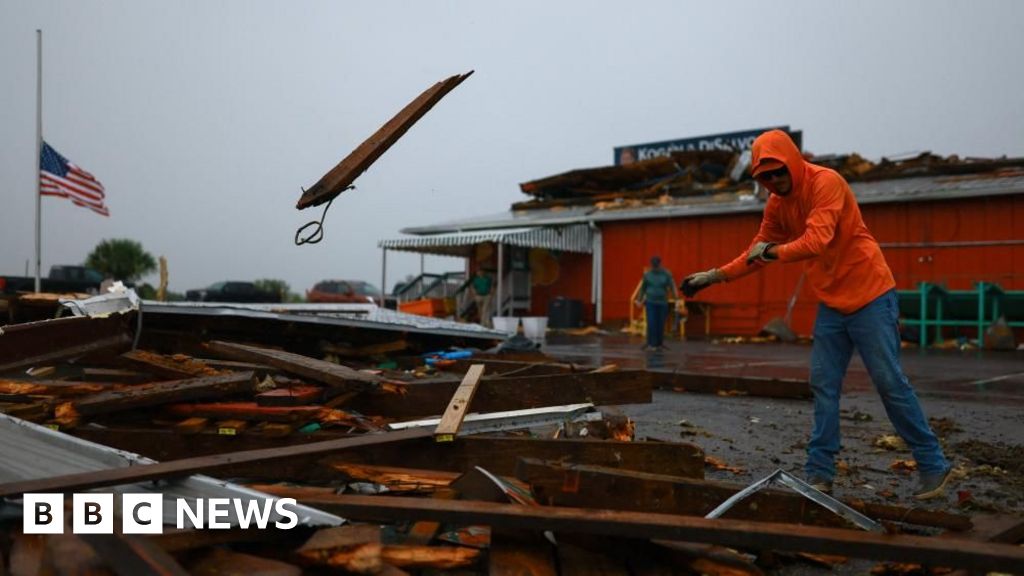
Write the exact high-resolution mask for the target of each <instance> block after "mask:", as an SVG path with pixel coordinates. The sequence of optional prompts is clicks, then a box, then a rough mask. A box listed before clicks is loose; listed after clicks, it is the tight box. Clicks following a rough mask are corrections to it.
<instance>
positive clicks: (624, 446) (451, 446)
mask: <svg viewBox="0 0 1024 576" xmlns="http://www.w3.org/2000/svg"><path fill="white" fill-rule="evenodd" d="M542 455H545V456H542ZM519 458H537V459H542V460H565V461H568V462H574V463H580V464H584V463H585V464H592V465H600V466H608V467H613V468H625V469H629V470H642V471H661V472H667V473H671V474H673V475H678V476H688V477H692V478H703V477H704V451H703V450H701V448H700V447H698V446H695V445H693V444H683V443H673V442H616V441H604V440H600V441H598V440H581V439H568V438H565V439H557V440H552V439H545V438H523V437H504V436H463V437H456V438H455V440H454V441H453V442H450V443H444V444H437V443H427V442H415V443H410V444H406V445H403V446H401V447H398V446H394V447H388V446H380V447H377V448H376V449H374V450H355V451H346V452H344V453H338V454H336V455H332V456H330V457H329V458H327V459H325V463H329V464H331V465H334V464H336V463H345V462H363V463H367V464H378V465H382V466H405V467H412V468H423V469H434V470H450V471H454V472H463V471H465V470H470V469H472V468H473V467H474V466H480V467H481V468H484V469H485V470H487V471H488V472H491V473H493V474H499V475H504V476H512V475H514V474H515V468H516V462H517V461H518V460H519ZM670 471H671V472H670Z"/></svg>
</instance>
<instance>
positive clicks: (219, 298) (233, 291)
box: [185, 281, 281, 303]
mask: <svg viewBox="0 0 1024 576" xmlns="http://www.w3.org/2000/svg"><path fill="white" fill-rule="evenodd" d="M185 299H186V300H191V301H193V302H251V303H258V302H271V303H278V302H280V301H281V295H280V294H278V293H276V292H268V291H265V290H260V289H259V288H257V287H256V285H255V284H253V283H252V282H237V281H228V282H216V283H214V284H210V285H209V286H208V287H206V288H200V289H198V290H188V291H187V292H185Z"/></svg>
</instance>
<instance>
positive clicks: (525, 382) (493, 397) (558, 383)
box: [349, 370, 652, 420]
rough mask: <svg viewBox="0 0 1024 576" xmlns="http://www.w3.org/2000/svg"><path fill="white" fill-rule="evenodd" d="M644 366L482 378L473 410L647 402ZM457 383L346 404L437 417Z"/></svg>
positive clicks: (399, 415)
mask: <svg viewBox="0 0 1024 576" xmlns="http://www.w3.org/2000/svg"><path fill="white" fill-rule="evenodd" d="M650 374H651V373H649V372H645V371H643V370H624V371H622V372H615V373H598V374H589V373H576V374H558V375H548V376H534V377H522V378H518V377H510V378H496V377H486V378H484V379H483V380H481V382H480V385H479V386H478V388H477V392H476V395H475V396H474V397H473V411H474V412H503V411H507V410H523V409H528V408H542V407H545V406H562V405H566V404H574V403H578V402H593V403H594V404H595V405H597V406H610V405H617V404H647V403H650V402H651V399H652V391H651V377H650ZM458 386H459V381H458V380H454V379H445V380H435V381H427V382H411V383H409V384H408V385H406V386H405V387H404V389H403V390H404V392H403V394H402V395H401V396H397V397H396V396H395V395H393V394H375V393H367V394H362V395H360V396H359V397H357V398H353V399H352V401H351V403H350V404H349V406H351V407H352V409H354V410H357V411H359V412H362V413H363V414H375V415H379V416H385V417H388V418H396V419H400V420H407V419H414V418H425V417H430V416H436V415H438V414H441V413H442V412H444V410H445V407H446V406H447V405H448V400H449V399H450V398H451V397H452V395H453V394H454V393H455V390H456V389H457V388H458Z"/></svg>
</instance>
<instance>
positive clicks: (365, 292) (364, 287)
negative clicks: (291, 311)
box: [306, 280, 380, 306]
mask: <svg viewBox="0 0 1024 576" xmlns="http://www.w3.org/2000/svg"><path fill="white" fill-rule="evenodd" d="M306 300H307V301H308V302H321V303H359V304H368V303H372V304H377V305H378V306H379V305H380V290H379V289H378V288H377V287H376V286H374V285H373V284H370V283H369V282H363V281H362V280H323V281H321V282H317V283H316V286H313V289H312V290H307V291H306Z"/></svg>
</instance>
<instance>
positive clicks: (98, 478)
mask: <svg viewBox="0 0 1024 576" xmlns="http://www.w3.org/2000/svg"><path fill="white" fill-rule="evenodd" d="M432 436H433V435H432V434H431V431H430V430H424V429H422V428H414V429H411V430H402V431H399V432H388V433H384V434H363V435H361V436H356V437H352V438H345V439H339V440H327V441H324V442H316V443H312V444H306V445H303V446H284V447H281V448H269V449H265V450H250V451H246V452H233V453H228V454H218V455H213V456H200V457H197V458H185V459H182V460H174V461H170V462H158V463H154V464H136V465H134V466H128V467H123V468H113V469H109V470H99V471H95V472H80V473H77V474H66V475H62V476H54V477H51V478H40V479H35V480H21V481H17V482H8V483H6V484H0V497H9V496H18V495H20V494H23V493H25V492H74V491H76V490H79V491H81V490H86V489H89V488H99V487H101V486H116V485H121V484H134V483H137V482H143V481H146V480H161V479H165V478H180V477H182V476H187V475H190V474H199V473H203V474H214V473H216V471H217V470H223V469H226V468H229V467H231V466H238V465H240V464H246V463H259V464H260V465H261V466H267V465H269V464H270V463H271V462H277V461H280V460H286V459H290V458H301V457H303V456H317V455H323V454H328V453H331V452H334V451H336V450H343V449H345V448H356V447H360V446H383V445H386V444H388V443H391V442H403V441H406V440H415V439H420V438H428V439H430V440H431V441H432V440H433V438H432ZM186 438H189V439H192V438H195V436H187V437H186Z"/></svg>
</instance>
